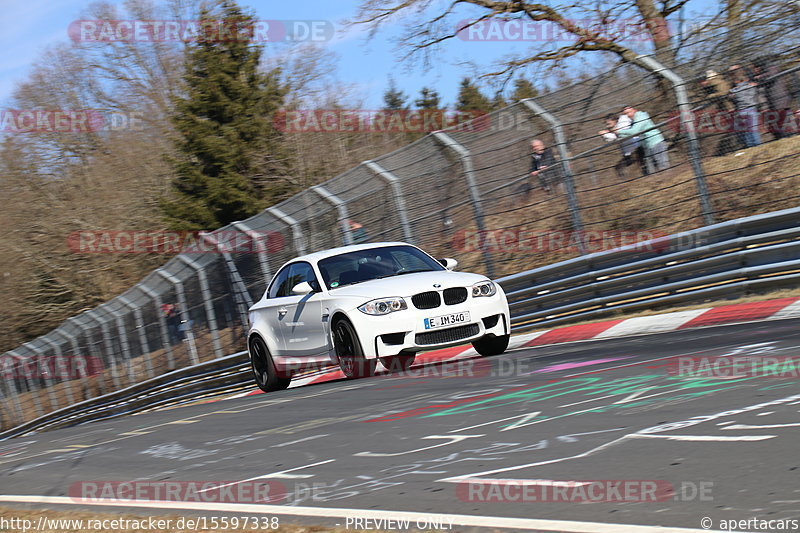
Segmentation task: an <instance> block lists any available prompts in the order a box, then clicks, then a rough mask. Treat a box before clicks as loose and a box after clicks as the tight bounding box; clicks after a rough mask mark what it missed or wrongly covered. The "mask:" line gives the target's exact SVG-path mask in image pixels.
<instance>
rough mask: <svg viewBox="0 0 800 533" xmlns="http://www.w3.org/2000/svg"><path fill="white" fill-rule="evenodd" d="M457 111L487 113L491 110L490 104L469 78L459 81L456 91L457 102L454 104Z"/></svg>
mask: <svg viewBox="0 0 800 533" xmlns="http://www.w3.org/2000/svg"><path fill="white" fill-rule="evenodd" d="M456 109H457V110H458V111H472V112H475V111H481V112H484V113H488V112H489V111H491V109H492V103H491V102H490V101H489V99H488V98H487V97H486V96H485V95H484V94H483V93H482V92H481V90H480V89H479V88H478V86H477V85H475V84H473V83H472V80H470V79H469V78H464V79H463V80H461V86H460V88H459V90H458V101H457V102H456Z"/></svg>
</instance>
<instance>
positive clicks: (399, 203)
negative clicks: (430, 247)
mask: <svg viewBox="0 0 800 533" xmlns="http://www.w3.org/2000/svg"><path fill="white" fill-rule="evenodd" d="M362 165H364V166H366V167H367V168H368V169H369V170H370V171H372V173H373V174H375V175H376V176H378V177H379V178H381V179H382V180H384V181H385V182H387V183H388V184H389V186H390V187H391V188H392V196H393V197H394V205H395V208H396V209H397V214H398V216H399V217H400V226H401V227H402V228H403V237H404V238H405V241H406V242H408V243H410V244H414V234H413V233H412V232H411V224H409V222H408V210H407V209H406V199H405V197H404V196H403V185H402V182H401V181H400V178H398V177H397V176H395V175H394V174H393V173H391V172H389V171H388V170H386V169H385V168H383V167H382V166H380V165H379V164H378V163H376V162H375V161H364V162H363V163H362Z"/></svg>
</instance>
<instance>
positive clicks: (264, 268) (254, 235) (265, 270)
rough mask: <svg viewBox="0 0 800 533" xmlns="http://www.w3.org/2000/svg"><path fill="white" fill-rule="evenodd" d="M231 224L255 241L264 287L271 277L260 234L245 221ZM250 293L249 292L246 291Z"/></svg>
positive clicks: (265, 250)
mask: <svg viewBox="0 0 800 533" xmlns="http://www.w3.org/2000/svg"><path fill="white" fill-rule="evenodd" d="M231 226H233V227H234V229H236V231H239V232H241V233H244V234H245V235H247V236H248V237H249V238H250V240H251V241H252V242H255V243H256V250H258V262H259V264H260V265H261V274H262V275H263V276H264V287H266V286H267V284H268V283H269V282H270V280H271V279H272V271H271V270H270V268H269V260H268V259H267V249H266V246H265V244H264V242H263V241H262V239H261V234H260V233H259V232H257V231H255V230H254V229H253V228H251V227H250V226H248V225H247V224H246V223H245V222H231ZM247 294H248V295H249V294H250V293H249V292H248V293H247Z"/></svg>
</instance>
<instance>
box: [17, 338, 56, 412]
mask: <svg viewBox="0 0 800 533" xmlns="http://www.w3.org/2000/svg"><path fill="white" fill-rule="evenodd" d="M22 347H23V348H27V349H28V350H30V351H32V352H33V353H35V354H36V355H38V356H39V357H43V354H42V352H40V351H39V350H38V349H37V348H34V347H33V345H32V344H31V343H29V342H26V343H25V344H23V345H22ZM37 366H38V368H41V363H39V365H37ZM44 374H45V375H44V376H41V377H42V378H43V379H44V382H45V389H47V397H48V398H50V407H52V408H53V411H55V410H56V409H58V400H57V399H56V393H55V391H54V390H53V380H52V378H50V376H49V375H48V372H45V373H44ZM39 390H42V388H41V387H39Z"/></svg>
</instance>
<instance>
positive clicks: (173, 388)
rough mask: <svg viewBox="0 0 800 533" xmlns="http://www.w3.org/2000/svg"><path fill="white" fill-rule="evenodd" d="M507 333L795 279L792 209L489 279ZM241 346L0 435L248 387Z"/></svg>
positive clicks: (798, 228)
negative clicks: (507, 319) (503, 302)
mask: <svg viewBox="0 0 800 533" xmlns="http://www.w3.org/2000/svg"><path fill="white" fill-rule="evenodd" d="M497 281H498V283H500V284H501V285H502V286H503V288H504V290H505V291H506V294H507V296H508V299H509V305H510V308H511V318H512V330H514V331H522V330H525V329H531V328H539V327H545V326H552V325H556V324H560V323H565V322H575V321H579V320H585V319H589V318H595V317H598V316H601V315H603V314H609V313H613V312H616V311H621V310H630V309H636V308H642V307H654V306H663V305H667V304H673V305H674V304H688V303H697V302H701V301H703V300H705V299H707V298H710V297H719V296H720V295H736V294H742V293H744V292H747V291H751V290H761V289H774V288H776V287H779V286H786V285H790V286H798V285H800V208H795V209H786V210H783V211H776V212H773V213H767V214H764V215H756V216H751V217H747V218H741V219H737V220H733V221H730V222H725V223H721V224H715V225H712V226H707V227H705V228H701V229H699V230H694V231H688V232H684V233H679V234H675V235H671V236H669V237H664V238H660V239H654V240H651V241H646V242H642V243H637V244H633V245H629V246H626V247H622V248H617V249H614V250H608V251H603V252H598V253H594V254H589V255H585V256H581V257H578V258H575V259H570V260H568V261H562V262H560V263H556V264H553V265H548V266H546V267H542V268H536V269H533V270H528V271H526V272H521V273H519V274H514V275H511V276H506V277H503V278H500V279H498V280H497ZM252 386H253V385H252V376H251V373H250V365H249V360H248V359H247V356H246V352H238V353H235V354H232V355H228V356H225V357H222V358H219V359H214V360H212V361H209V362H206V363H201V364H198V365H194V366H191V367H187V368H183V369H180V370H175V371H173V372H169V373H167V374H164V375H161V376H159V377H156V378H152V379H149V380H147V381H143V382H141V383H138V384H136V385H133V386H131V387H128V388H125V389H122V390H119V391H116V392H112V393H110V394H105V395H103V396H99V397H97V398H93V399H91V400H86V401H84V402H80V403H77V404H74V405H71V406H69V407H66V408H63V409H60V410H58V411H54V412H52V413H49V414H47V415H44V416H41V417H39V418H36V419H34V420H31V421H30V422H27V423H24V424H21V425H19V426H17V427H14V428H12V429H10V430H8V431H5V432H3V433H0V440H3V439H8V438H12V437H16V436H20V435H25V434H28V433H31V432H33V431H39V430H43V429H54V428H57V427H64V426H71V425H75V424H80V423H83V422H86V421H89V420H93V421H94V420H104V419H108V418H114V417H118V416H124V415H126V414H131V413H136V412H142V411H147V410H150V409H155V408H158V407H162V406H167V405H174V404H179V403H185V402H187V401H196V400H198V399H201V398H202V397H203V396H212V395H216V394H219V393H224V392H233V391H235V390H240V389H243V388H252Z"/></svg>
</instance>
